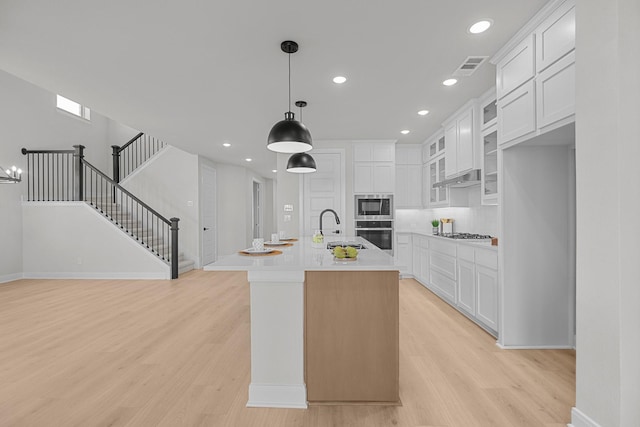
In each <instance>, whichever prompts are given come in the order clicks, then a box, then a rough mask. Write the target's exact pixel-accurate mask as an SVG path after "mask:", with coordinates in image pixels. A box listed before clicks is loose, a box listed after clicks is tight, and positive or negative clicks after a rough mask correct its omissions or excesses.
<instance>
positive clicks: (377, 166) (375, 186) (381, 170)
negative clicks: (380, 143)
mask: <svg viewBox="0 0 640 427" xmlns="http://www.w3.org/2000/svg"><path fill="white" fill-rule="evenodd" d="M353 174H354V176H353V192H354V193H355V194H393V193H394V190H395V165H393V164H388V163H387V162H384V163H377V162H356V163H354V165H353Z"/></svg>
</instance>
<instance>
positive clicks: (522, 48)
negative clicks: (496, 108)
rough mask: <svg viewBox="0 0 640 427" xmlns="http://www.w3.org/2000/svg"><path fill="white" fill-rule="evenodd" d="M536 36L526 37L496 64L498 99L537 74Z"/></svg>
mask: <svg viewBox="0 0 640 427" xmlns="http://www.w3.org/2000/svg"><path fill="white" fill-rule="evenodd" d="M534 46H535V36H534V35H533V34H532V35H530V36H528V37H527V38H525V39H524V40H523V41H522V42H520V44H519V45H518V46H516V47H515V48H514V49H513V50H512V51H511V52H509V53H508V54H507V56H505V57H504V59H502V61H500V62H499V63H498V64H497V65H496V92H497V95H498V99H500V98H502V97H504V96H505V95H507V94H508V93H509V92H511V91H513V90H514V89H515V88H517V87H518V86H520V85H522V84H523V83H526V82H527V81H529V80H531V79H532V78H533V76H534V75H535V72H536V68H535V52H534Z"/></svg>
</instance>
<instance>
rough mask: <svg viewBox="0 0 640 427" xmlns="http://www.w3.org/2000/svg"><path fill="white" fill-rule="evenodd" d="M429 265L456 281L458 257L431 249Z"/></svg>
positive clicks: (432, 269) (433, 269)
mask: <svg viewBox="0 0 640 427" xmlns="http://www.w3.org/2000/svg"><path fill="white" fill-rule="evenodd" d="M429 267H431V271H432V272H434V271H436V272H438V273H440V274H441V275H443V276H445V277H448V278H449V279H451V280H453V281H454V285H455V281H456V269H457V268H456V259H455V258H452V257H450V256H447V255H442V254H439V253H437V252H433V251H431V252H430V253H429Z"/></svg>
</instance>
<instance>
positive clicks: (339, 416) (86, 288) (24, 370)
mask: <svg viewBox="0 0 640 427" xmlns="http://www.w3.org/2000/svg"><path fill="white" fill-rule="evenodd" d="M248 304H249V289H248V285H247V283H246V276H245V274H244V273H228V272H216V273H213V272H203V271H193V272H190V273H187V274H185V275H183V276H182V277H181V278H180V279H178V280H175V281H124V280H20V281H15V282H10V283H5V284H2V285H0V425H1V426H46V427H51V426H65V427H67V426H82V427H88V426H125V425H126V426H136V427H137V426H172V427H176V426H234V427H236V426H238V427H245V426H246V427H249V426H291V427H294V426H295V427H299V426H314V427H330V426H336V427H343V426H367V427H376V426H411V427H414V426H461V427H469V426H483V427H484V426H491V427H494V426H509V427H514V426H558V427H560V426H566V423H568V422H569V421H570V409H571V407H572V406H574V404H575V398H574V396H575V352H573V351H522V350H520V351H515V350H511V351H505V350H500V349H499V348H498V347H496V345H495V340H494V339H493V338H492V337H491V336H489V335H487V334H486V333H485V332H483V331H482V330H481V329H479V328H478V327H476V326H475V325H473V324H472V323H471V322H470V321H468V320H467V319H466V318H464V317H463V316H461V315H459V314H458V313H457V312H456V311H455V310H453V309H452V308H451V307H449V306H447V305H446V304H445V303H443V302H441V301H440V300H438V299H437V298H436V297H435V296H434V295H433V294H431V293H430V292H429V291H427V290H426V289H425V288H423V287H422V286H421V285H420V284H418V283H417V282H415V281H413V280H403V281H402V282H401V286H400V395H401V399H402V402H403V406H401V407H383V406H341V407H329V406H316V407H311V408H310V409H308V410H297V409H291V410H289V409H260V408H246V407H245V403H246V400H247V388H248V385H249V372H250V366H249V360H250V359H249V306H248Z"/></svg>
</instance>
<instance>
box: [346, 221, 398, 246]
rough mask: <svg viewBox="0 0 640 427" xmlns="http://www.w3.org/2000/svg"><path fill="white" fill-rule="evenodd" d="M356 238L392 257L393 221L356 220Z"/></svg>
mask: <svg viewBox="0 0 640 427" xmlns="http://www.w3.org/2000/svg"><path fill="white" fill-rule="evenodd" d="M355 231H356V236H359V237H362V238H363V239H366V240H368V241H370V242H371V243H373V244H374V245H376V246H377V247H379V248H380V249H382V250H383V251H385V252H387V253H389V254H390V255H393V221H392V220H390V221H371V220H356V226H355Z"/></svg>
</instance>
